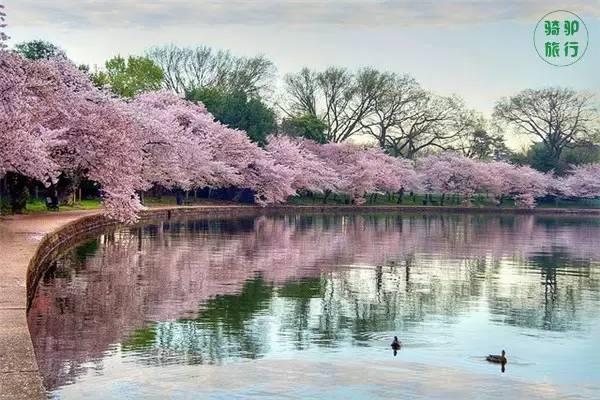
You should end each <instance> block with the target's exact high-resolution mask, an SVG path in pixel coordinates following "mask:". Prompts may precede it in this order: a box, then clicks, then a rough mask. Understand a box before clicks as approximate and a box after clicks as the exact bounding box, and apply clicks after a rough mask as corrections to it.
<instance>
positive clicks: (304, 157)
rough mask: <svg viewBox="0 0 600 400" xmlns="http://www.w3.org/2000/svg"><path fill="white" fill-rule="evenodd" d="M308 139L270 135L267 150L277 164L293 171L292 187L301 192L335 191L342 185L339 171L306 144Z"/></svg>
mask: <svg viewBox="0 0 600 400" xmlns="http://www.w3.org/2000/svg"><path fill="white" fill-rule="evenodd" d="M306 142H307V140H305V139H295V138H292V137H290V136H284V135H280V136H273V135H271V136H269V137H268V144H267V146H266V150H267V152H268V153H269V155H270V156H271V157H272V158H273V160H274V161H275V164H276V165H280V166H282V167H284V168H287V169H289V170H290V171H291V172H292V173H293V178H292V183H291V186H292V189H294V190H295V191H296V193H299V192H300V191H302V190H307V191H310V192H315V193H324V192H325V191H330V192H334V191H336V190H337V189H338V187H340V186H341V182H340V179H339V178H338V175H337V173H336V172H335V171H334V170H333V169H332V168H331V167H330V166H329V165H327V163H326V162H325V161H323V160H322V159H321V158H319V157H318V155H316V154H315V153H314V152H312V151H311V150H310V146H307V145H306Z"/></svg>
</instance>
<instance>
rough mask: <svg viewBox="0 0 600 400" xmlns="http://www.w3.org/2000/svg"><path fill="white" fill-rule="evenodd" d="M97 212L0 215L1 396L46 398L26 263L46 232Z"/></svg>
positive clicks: (0, 397)
mask: <svg viewBox="0 0 600 400" xmlns="http://www.w3.org/2000/svg"><path fill="white" fill-rule="evenodd" d="M97 212H98V210H93V211H69V212H61V213H42V214H32V215H19V216H7V217H0V273H1V275H0V399H43V398H46V394H45V392H44V389H43V387H42V380H41V378H40V376H39V374H38V368H37V362H36V359H35V354H34V352H33V346H32V344H31V338H30V336H29V328H28V326H27V317H26V315H25V311H26V310H25V308H26V303H27V295H26V287H25V279H26V276H27V266H28V264H29V260H30V259H31V257H32V256H33V254H34V253H35V251H36V249H37V247H38V244H39V243H40V241H41V239H42V238H43V237H44V235H45V234H46V233H49V232H52V231H54V230H56V229H58V228H60V227H61V226H63V225H65V224H67V223H69V222H71V221H73V220H76V219H77V218H80V217H82V216H84V215H91V214H94V213H97Z"/></svg>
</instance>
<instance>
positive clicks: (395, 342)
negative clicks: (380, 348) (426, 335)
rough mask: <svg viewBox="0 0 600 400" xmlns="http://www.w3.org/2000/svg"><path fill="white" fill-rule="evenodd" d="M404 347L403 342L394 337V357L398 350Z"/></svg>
mask: <svg viewBox="0 0 600 400" xmlns="http://www.w3.org/2000/svg"><path fill="white" fill-rule="evenodd" d="M400 347H402V342H401V341H399V340H398V336H394V340H393V341H392V349H393V350H394V357H396V354H398V350H400Z"/></svg>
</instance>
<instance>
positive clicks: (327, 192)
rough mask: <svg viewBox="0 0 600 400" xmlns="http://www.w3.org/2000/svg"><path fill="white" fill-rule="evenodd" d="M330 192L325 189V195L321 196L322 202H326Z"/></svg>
mask: <svg viewBox="0 0 600 400" xmlns="http://www.w3.org/2000/svg"><path fill="white" fill-rule="evenodd" d="M330 194H331V190H326V191H325V196H323V204H327V198H328V197H329V195H330Z"/></svg>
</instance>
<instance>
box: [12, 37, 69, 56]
mask: <svg viewBox="0 0 600 400" xmlns="http://www.w3.org/2000/svg"><path fill="white" fill-rule="evenodd" d="M15 51H16V52H17V53H19V54H21V55H22V56H23V57H25V58H29V59H30V60H42V59H49V58H53V57H63V58H67V56H66V54H65V52H64V51H63V50H62V49H61V48H60V47H58V46H56V45H54V44H53V43H50V42H47V41H45V40H31V41H29V42H23V43H19V44H17V45H15Z"/></svg>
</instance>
